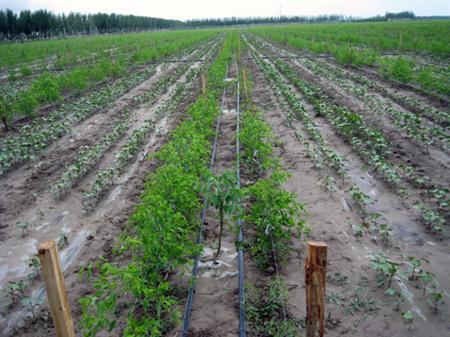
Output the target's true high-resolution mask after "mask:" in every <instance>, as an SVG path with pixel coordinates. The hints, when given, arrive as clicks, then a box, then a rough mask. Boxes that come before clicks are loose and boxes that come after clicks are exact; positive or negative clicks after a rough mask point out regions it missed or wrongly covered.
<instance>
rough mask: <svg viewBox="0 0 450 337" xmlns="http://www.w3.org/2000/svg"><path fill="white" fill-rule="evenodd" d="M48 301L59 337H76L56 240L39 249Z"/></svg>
mask: <svg viewBox="0 0 450 337" xmlns="http://www.w3.org/2000/svg"><path fill="white" fill-rule="evenodd" d="M38 255H39V260H40V261H41V268H42V275H43V277H44V282H45V288H46V290H47V299H48V304H49V306H50V311H51V313H52V317H53V321H54V324H55V329H56V336H57V337H75V331H74V328H73V321H72V314H71V312H70V307H69V303H68V301H67V293H66V288H65V286H64V278H63V275H62V272H61V266H60V265H61V262H60V260H59V256H58V249H57V247H56V242H55V241H54V240H49V241H45V242H44V243H42V244H41V245H40V246H39V249H38Z"/></svg>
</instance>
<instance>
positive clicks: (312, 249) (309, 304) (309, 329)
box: [305, 242, 327, 337]
mask: <svg viewBox="0 0 450 337" xmlns="http://www.w3.org/2000/svg"><path fill="white" fill-rule="evenodd" d="M326 269H327V245H326V244H325V243H323V242H308V256H307V257H306V261H305V285H306V336H307V337H316V336H317V335H318V336H320V337H323V335H324V333H325V280H326Z"/></svg>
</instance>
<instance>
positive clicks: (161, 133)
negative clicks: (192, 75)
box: [0, 41, 217, 336]
mask: <svg viewBox="0 0 450 337" xmlns="http://www.w3.org/2000/svg"><path fill="white" fill-rule="evenodd" d="M216 42H217V41H216ZM216 45H217V44H216ZM214 50H215V48H214V47H213V45H211V49H209V51H210V53H209V54H208V55H212V52H213V51H214ZM193 57H194V59H197V58H198V56H197V55H196V53H194V54H193ZM198 66H200V62H199V61H194V62H192V64H191V66H190V68H189V69H191V68H195V67H198ZM175 67H176V64H175V63H174V64H172V65H171V66H169V67H167V68H166V69H165V70H164V71H162V70H161V69H159V71H158V72H157V73H156V75H155V76H153V77H152V78H150V79H148V80H147V81H145V82H144V83H142V84H140V85H139V86H137V87H135V88H134V89H132V90H131V91H130V92H129V93H128V94H126V95H125V96H123V97H121V98H120V99H119V100H117V102H116V103H115V104H114V108H112V109H110V110H108V111H105V112H103V113H98V114H95V115H93V116H92V117H90V118H88V119H87V120H85V121H83V122H82V123H80V124H79V125H77V126H76V127H75V128H74V130H73V132H72V134H71V135H69V136H67V137H63V138H62V139H60V140H58V141H57V142H56V143H55V144H53V145H52V146H51V147H50V148H49V150H48V151H47V153H46V155H45V156H44V157H43V158H41V159H40V160H39V162H37V163H32V164H31V165H28V166H23V167H21V168H19V169H18V170H15V171H13V172H11V173H10V174H8V175H6V176H5V177H2V181H1V184H2V189H1V191H2V192H1V193H2V195H1V199H0V200H2V205H5V206H4V207H3V210H4V211H3V212H2V214H1V221H2V224H5V226H7V227H6V228H3V233H4V234H3V236H2V247H6V248H5V249H4V250H2V252H1V254H2V255H1V259H2V267H1V274H0V276H1V282H2V283H1V285H2V287H3V286H5V285H6V282H7V281H10V280H17V279H20V278H21V277H24V276H25V275H26V274H27V273H29V272H30V269H29V268H28V267H27V265H26V262H27V261H28V259H29V257H30V256H31V255H32V254H33V253H34V252H35V251H36V245H37V244H38V243H40V242H41V241H43V240H45V239H49V238H53V239H56V238H57V237H58V235H59V234H60V233H65V235H66V236H67V237H68V241H69V245H68V246H67V247H66V248H64V249H63V250H62V251H61V261H62V265H63V269H64V270H65V276H66V285H67V288H68V293H69V300H70V301H71V303H72V306H73V311H74V313H73V315H74V320H75V321H76V322H77V321H79V315H80V314H81V313H80V308H79V307H78V299H79V298H80V297H81V296H82V295H83V292H84V291H86V287H85V285H83V284H80V282H79V281H78V279H77V276H76V272H77V270H78V269H79V267H80V266H81V265H85V264H87V263H88V262H92V261H91V260H95V259H96V258H98V257H99V256H101V255H104V256H105V255H106V256H108V254H110V253H111V251H112V248H113V245H114V242H115V241H116V238H117V236H118V234H119V233H120V231H121V230H122V229H123V225H124V224H125V223H126V220H127V218H128V216H129V214H130V213H131V212H132V210H133V206H134V205H135V204H136V202H137V200H138V195H139V193H140V190H141V189H142V185H143V180H144V178H145V175H146V174H147V172H148V171H150V170H151V169H152V167H153V165H154V163H152V162H151V161H148V160H146V158H147V154H148V153H151V152H153V151H156V150H157V149H159V147H160V146H161V145H162V144H163V143H164V141H165V139H166V136H167V133H168V132H169V130H171V129H172V128H173V126H174V125H175V124H176V123H177V122H178V120H179V119H180V114H181V113H182V112H183V111H184V110H185V108H186V107H187V106H188V104H189V103H190V102H192V101H193V100H194V98H195V96H196V94H197V93H198V88H197V86H198V83H197V81H195V82H194V83H188V86H187V88H186V90H187V91H186V92H187V96H186V98H185V99H184V100H183V102H182V103H181V106H180V107H179V108H178V109H177V112H176V113H175V114H174V115H167V114H166V115H164V114H163V115H160V117H159V118H158V119H156V116H155V112H156V111H157V109H158V107H160V106H162V105H163V104H164V102H166V101H167V100H168V99H171V96H170V94H171V93H172V92H173V91H174V89H175V86H176V84H177V83H181V82H184V81H185V77H184V75H182V76H181V77H180V78H179V79H178V80H176V81H175V82H174V83H172V84H171V85H170V87H169V88H168V90H167V92H166V93H165V94H163V95H161V96H160V97H159V98H158V100H157V101H156V102H155V104H153V105H152V106H150V107H149V106H146V105H145V104H142V105H139V104H136V102H135V101H134V100H133V98H135V97H136V96H137V95H139V94H140V93H142V92H146V91H149V90H151V89H152V87H153V85H154V84H155V83H157V81H158V80H159V79H160V78H161V76H162V75H163V74H165V73H169V72H173V71H174V70H175ZM158 68H160V67H158ZM124 108H128V109H130V110H131V114H132V122H131V124H130V126H129V129H128V130H127V132H126V135H125V136H123V137H122V138H121V139H120V140H119V141H118V142H117V143H116V144H114V146H113V147H112V148H111V149H110V150H109V151H108V153H107V154H106V155H105V156H103V157H102V159H101V161H100V163H99V164H98V165H96V167H95V168H94V169H93V171H92V172H90V173H89V174H88V175H87V176H85V177H84V178H83V179H82V180H81V181H80V182H79V183H78V184H77V186H76V187H75V188H73V189H72V190H71V191H70V192H69V193H68V195H67V196H66V197H65V198H64V199H63V200H61V201H55V200H54V199H53V197H52V195H51V193H50V190H49V187H50V185H51V183H52V181H54V180H55V179H56V178H57V177H58V175H59V172H60V171H61V169H62V168H63V167H64V166H65V165H67V164H68V163H70V162H71V161H72V159H73V158H74V156H75V155H76V153H77V150H78V148H79V146H81V145H84V144H94V143H95V141H97V140H98V139H99V138H100V137H101V135H102V134H104V133H105V132H108V130H109V128H110V127H111V126H112V125H114V123H115V122H116V121H117V120H118V119H119V118H120V115H121V113H122V111H123V110H124ZM148 118H152V119H153V120H155V123H156V126H155V129H154V130H153V132H152V133H151V134H150V136H149V137H148V142H147V144H146V145H145V147H144V148H143V149H142V151H141V152H140V153H139V155H138V156H137V158H136V159H135V160H134V161H133V162H132V163H131V164H129V165H128V166H127V167H126V169H125V170H124V172H123V174H122V175H121V176H120V177H119V179H117V181H116V182H115V185H114V186H113V188H112V190H111V191H110V192H109V193H108V194H107V195H106V196H105V197H104V199H103V200H102V201H101V202H100V203H99V205H98V206H97V207H96V209H95V210H94V211H93V212H92V213H89V214H85V213H84V212H83V210H82V207H81V200H82V193H83V192H84V191H85V190H86V189H88V188H89V186H90V184H91V183H92V180H93V178H94V177H95V172H96V171H98V170H101V169H103V168H106V167H109V166H110V165H111V164H112V163H113V162H114V161H115V155H116V153H117V150H118V149H119V148H120V146H121V145H122V144H123V143H124V142H125V140H126V138H127V137H126V136H127V135H130V134H131V133H132V131H133V130H135V129H136V128H138V127H139V126H140V125H141V124H142V122H143V121H144V120H146V119H148ZM19 220H23V221H29V222H31V223H33V224H34V226H33V227H32V228H31V229H30V231H29V234H28V235H27V236H26V237H25V238H23V239H22V238H21V235H20V231H18V228H17V227H16V226H15V222H16V221H19ZM31 290H33V295H34V296H37V295H42V288H41V282H40V280H39V279H38V280H35V281H34V282H33V285H32V287H31ZM1 301H2V302H1V304H2V309H1V311H4V312H5V315H2V316H3V317H1V320H0V331H1V332H2V333H1V334H2V335H5V336H8V335H14V334H15V332H14V331H15V329H16V331H20V334H21V335H27V333H28V335H30V336H31V335H32V336H47V335H48V333H50V331H51V330H52V329H51V320H48V318H49V317H48V315H45V314H44V315H43V316H41V318H39V320H38V321H37V322H34V324H32V325H31V326H30V322H29V319H26V322H24V321H23V318H24V317H26V316H27V314H24V312H23V311H21V310H18V309H19V308H18V307H17V306H16V307H17V308H14V310H12V311H9V312H8V315H6V312H7V309H6V306H7V301H6V300H5V299H4V298H2V299H1ZM12 318H14V319H12ZM14 325H15V327H14ZM36 328H38V332H36V331H35V329H36ZM16 333H17V332H16ZM36 333H37V334H36Z"/></svg>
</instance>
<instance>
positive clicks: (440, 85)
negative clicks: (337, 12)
mask: <svg viewBox="0 0 450 337" xmlns="http://www.w3.org/2000/svg"><path fill="white" fill-rule="evenodd" d="M417 24H418V23H414V25H417ZM427 24H428V25H429V26H430V27H433V26H434V33H435V34H436V33H438V32H439V28H438V27H441V28H444V26H445V25H446V24H447V23H446V22H433V23H427ZM359 25H363V26H364V25H365V24H359ZM383 25H384V28H385V27H389V25H391V24H389V23H388V24H386V23H384V24H383ZM351 26H352V27H357V26H358V24H352V25H351ZM334 27H335V28H336V29H335V30H333V29H330V27H328V26H327V29H320V25H317V26H316V25H315V26H305V25H302V26H294V27H292V26H291V27H270V28H267V27H264V28H253V29H251V31H252V32H254V33H256V34H258V35H260V36H263V37H266V38H269V39H271V40H274V41H277V42H280V43H284V44H285V45H286V44H288V45H290V46H292V47H295V48H299V49H307V50H308V51H311V52H313V53H315V54H323V53H326V54H330V55H332V56H333V57H334V58H335V59H336V60H337V61H338V62H339V63H342V64H347V65H354V66H358V67H363V66H370V67H375V68H376V69H377V70H378V72H379V73H380V74H383V75H385V76H387V77H389V78H390V79H392V80H395V81H398V82H401V83H410V84H413V85H416V84H417V85H420V87H421V89H422V90H423V91H425V92H429V93H439V94H443V95H446V96H448V95H449V94H450V93H449V91H448V90H449V89H448V88H449V85H448V69H446V67H439V66H436V65H434V64H429V65H422V64H419V63H417V62H415V60H414V58H406V57H403V56H383V55H382V54H380V52H379V51H377V50H376V49H375V48H374V46H373V45H371V44H370V43H369V44H368V45H367V46H364V47H360V46H355V45H354V44H353V43H352V42H349V41H352V40H354V39H355V38H356V39H359V38H361V36H365V34H360V33H355V32H353V33H351V36H352V37H351V39H350V40H348V41H347V42H346V43H342V42H336V41H335V40H336V39H339V38H341V37H344V39H347V38H349V35H347V34H345V33H344V32H345V30H346V29H348V26H346V25H335V26H334ZM374 27H376V26H375V25H367V26H365V29H367V30H368V31H370V32H371V34H370V37H373V33H374V31H376V29H374ZM406 27H408V28H411V27H413V24H411V23H410V26H407V25H405V26H404V27H403V28H406ZM331 32H333V33H331ZM427 34H428V31H427ZM387 36H388V35H386V34H385V35H380V36H379V37H377V39H381V40H383V41H385V40H387V39H388V38H387ZM403 36H404V35H403V34H402V32H401V31H400V33H399V35H398V38H399V40H397V41H400V43H399V45H400V46H401V45H402V39H403ZM416 37H417V34H416ZM365 40H366V37H365ZM444 40H445V39H444ZM367 41H370V40H367ZM426 42H427V43H430V46H433V47H432V49H433V48H434V46H436V45H437V44H438V43H439V42H437V40H433V39H430V38H429V36H427V38H426ZM374 43H378V42H374ZM426 49H428V47H426ZM435 50H436V53H439V50H441V49H440V48H438V49H435ZM441 51H442V52H443V51H444V50H441Z"/></svg>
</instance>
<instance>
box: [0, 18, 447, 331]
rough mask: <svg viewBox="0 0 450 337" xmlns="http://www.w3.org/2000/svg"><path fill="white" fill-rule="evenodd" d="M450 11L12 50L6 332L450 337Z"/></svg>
mask: <svg viewBox="0 0 450 337" xmlns="http://www.w3.org/2000/svg"><path fill="white" fill-rule="evenodd" d="M449 29H450V22H449V21H402V22H395V21H393V22H385V23H346V24H311V25H306V24H305V25H286V26H279V25H274V26H253V27H252V26H250V27H247V28H245V29H238V28H231V29H214V30H192V31H188V30H183V31H168V32H152V33H148V32H146V33H135V34H131V33H130V34H122V35H103V36H102V35H101V36H91V37H74V38H68V39H56V40H47V41H34V42H27V43H8V44H2V45H0V54H1V55H2V56H1V58H0V117H1V119H2V122H3V127H2V130H1V135H0V241H1V245H2V249H1V251H0V261H1V265H0V290H1V292H2V294H3V295H2V296H1V298H0V335H2V336H3V335H4V336H30V337H31V336H39V337H40V336H55V332H54V326H53V322H52V318H51V316H50V311H49V309H48V306H47V304H46V297H45V292H44V288H43V280H42V275H41V271H40V265H39V259H38V258H37V257H36V254H35V253H36V252H37V249H36V247H37V246H38V244H39V243H41V242H43V241H45V240H49V239H53V240H56V241H57V243H58V247H59V251H60V257H61V264H62V267H63V272H64V277H65V284H66V288H67V292H68V299H69V302H70V306H71V309H72V316H73V319H74V323H75V330H76V332H77V336H78V335H79V336H122V335H123V336H190V337H209V336H211V337H213V336H214V337H215V336H227V337H228V336H245V335H247V336H252V337H253V336H254V337H260V336H261V337H270V336H277V337H278V336H279V337H281V336H283V337H294V336H304V335H305V333H306V332H305V331H306V330H305V314H306V306H305V285H304V280H305V273H304V269H303V268H304V267H303V266H304V263H305V256H306V248H305V247H306V243H307V242H308V241H322V242H325V243H326V244H327V245H328V264H327V280H326V281H327V282H326V287H327V288H326V303H327V306H326V326H325V329H326V335H327V336H343V335H348V336H446V335H448V333H449V331H450V330H449V329H450V327H449V323H448V317H450V306H449V303H450V281H449V280H450V278H449V276H450V275H449V270H450V249H449V248H450V246H449V239H450V235H449V227H448V224H449V219H450V213H449V186H450V156H449V151H450V132H449V125H450V109H449V98H450V92H449V87H450V76H449V75H450V68H449V66H450V62H449V57H450V54H449V53H450V50H449V46H450V35H449V34H448V32H449Z"/></svg>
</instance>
